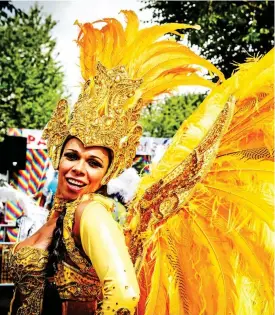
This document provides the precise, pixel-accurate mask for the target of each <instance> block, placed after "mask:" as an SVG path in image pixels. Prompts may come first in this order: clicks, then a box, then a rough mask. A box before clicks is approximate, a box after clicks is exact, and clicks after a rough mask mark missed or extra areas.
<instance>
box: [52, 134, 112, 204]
mask: <svg viewBox="0 0 275 315" xmlns="http://www.w3.org/2000/svg"><path fill="white" fill-rule="evenodd" d="M108 165H109V155H108V150H107V149H106V148H103V147H87V148H85V147H84V145H83V143H82V142H81V141H80V140H78V139H77V138H72V139H70V140H69V141H68V142H67V143H66V145H65V147H64V150H63V154H62V156H61V159H60V163H59V168H58V171H59V174H58V186H57V192H56V195H57V196H58V197H60V198H64V199H67V200H74V199H77V197H78V196H79V195H80V194H82V193H83V192H95V191H97V190H98V189H99V188H100V186H101V185H100V183H101V180H102V178H103V177H104V175H105V174H106V172H107V169H108Z"/></svg>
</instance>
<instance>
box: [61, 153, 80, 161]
mask: <svg viewBox="0 0 275 315" xmlns="http://www.w3.org/2000/svg"><path fill="white" fill-rule="evenodd" d="M64 155H65V156H66V158H67V159H68V160H69V161H75V160H77V159H78V156H77V154H75V153H65V154H64Z"/></svg>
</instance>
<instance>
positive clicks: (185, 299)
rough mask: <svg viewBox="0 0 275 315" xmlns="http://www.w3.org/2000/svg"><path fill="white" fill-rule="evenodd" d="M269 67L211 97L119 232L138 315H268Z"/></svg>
mask: <svg viewBox="0 0 275 315" xmlns="http://www.w3.org/2000/svg"><path fill="white" fill-rule="evenodd" d="M273 60H274V51H273V50H272V51H271V52H269V53H268V54H267V55H266V56H265V57H263V58H262V59H261V60H250V61H249V62H247V63H246V64H244V65H241V66H240V67H239V71H238V72H237V73H235V74H234V75H233V76H232V77H231V78H230V79H229V80H227V81H226V82H224V83H223V84H222V85H221V86H219V87H217V88H215V89H214V90H213V91H212V93H211V94H210V95H209V96H208V97H207V98H206V99H205V101H204V102H203V103H202V105H201V106H200V108H199V109H198V110H197V112H195V114H194V115H192V116H191V117H190V118H189V119H188V120H187V121H186V122H185V123H184V124H183V126H182V127H181V128H180V130H179V131H178V133H177V134H176V136H175V138H174V140H173V142H172V144H171V145H170V147H169V149H168V150H167V152H166V154H165V155H164V157H163V159H162V160H161V161H160V162H159V164H158V165H157V166H156V167H155V169H154V170H153V171H152V173H151V174H150V175H148V176H147V177H145V178H144V179H143V180H142V181H141V184H140V187H139V189H138V192H137V196H136V198H135V200H134V201H133V202H132V203H131V205H130V207H129V215H128V221H127V226H126V229H125V231H126V232H125V233H126V239H127V242H128V246H129V251H130V254H131V256H132V259H133V261H134V263H135V266H136V269H137V273H138V278H139V284H140V288H141V300H140V303H139V310H138V314H160V315H161V314H164V315H166V314H170V315H172V314H173V315H178V314H183V315H184V314H273V313H274V308H273V287H274V286H273V256H274V255H273V248H274V214H273V209H274V207H273V206H274V142H273V139H274V119H273V117H274V116H273V115H274V107H273V106H274V61H273ZM231 94H233V95H234V97H235V98H236V104H235V106H234V107H233V106H232V104H231V102H227V103H226V101H225V100H226V99H227V98H228V96H229V95H231ZM224 104H226V105H224ZM209 110H211V111H209ZM231 110H232V111H233V115H231ZM232 116H233V117H232Z"/></svg>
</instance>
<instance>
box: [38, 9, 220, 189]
mask: <svg viewBox="0 0 275 315" xmlns="http://www.w3.org/2000/svg"><path fill="white" fill-rule="evenodd" d="M122 12H123V13H124V15H125V16H126V18H127V20H128V23H127V27H126V28H125V29H123V27H122V25H121V24H120V23H119V22H118V21H117V20H115V19H104V20H102V21H97V22H104V23H106V25H105V26H104V27H103V28H102V29H96V28H95V27H94V24H95V23H97V22H95V23H86V24H84V25H82V24H79V23H78V22H77V24H78V25H79V26H80V34H79V37H78V40H77V43H78V44H79V46H80V66H81V72H82V76H83V78H84V80H85V81H86V82H85V84H84V86H83V89H82V94H81V95H80V96H79V99H78V101H77V103H76V104H75V106H74V109H73V111H72V113H71V114H70V113H69V107H68V104H67V101H65V100H61V101H60V102H59V103H58V106H57V108H56V110H55V111H54V113H53V116H52V118H51V120H50V121H49V123H48V124H47V126H46V128H45V129H44V133H43V138H44V139H47V140H48V142H47V146H48V153H49V156H50V158H51V159H52V162H53V166H54V168H56V169H57V168H58V164H59V160H60V154H61V150H62V147H63V145H64V142H65V141H66V139H67V138H68V136H72V137H77V138H78V139H79V140H81V141H82V142H83V144H84V146H85V147H88V146H103V147H107V148H109V149H111V151H112V163H111V165H110V167H109V169H108V172H107V174H106V175H105V177H104V178H103V180H102V184H106V183H107V182H108V181H109V180H110V179H111V178H114V177H116V176H117V175H119V173H121V172H122V171H123V170H124V169H125V168H127V167H129V166H130V165H131V163H132V160H133V158H134V156H135V154H136V147H137V145H138V142H139V139H140V137H141V134H142V128H141V126H140V125H139V124H138V119H139V116H140V112H141V109H142V107H143V106H144V105H146V104H148V103H149V102H151V101H152V99H153V98H154V97H155V96H157V95H159V94H162V93H167V92H170V91H171V90H172V89H174V88H175V87H177V86H180V85H188V84H189V85H202V86H206V87H210V88H212V87H213V86H214V84H213V83H212V82H211V81H208V80H205V79H203V78H202V77H201V76H200V75H198V74H197V72H198V71H200V68H199V67H198V66H200V67H204V68H207V69H208V70H210V71H211V72H213V73H216V74H218V75H219V76H220V77H223V76H222V73H221V72H220V71H219V70H218V69H217V68H216V67H214V66H213V65H212V64H211V63H209V62H208V61H206V60H204V59H203V58H201V57H199V56H197V55H196V54H194V53H193V52H192V51H191V50H189V49H188V48H187V47H184V46H183V45H181V44H179V43H177V42H175V41H169V40H162V41H157V39H159V37H161V36H163V35H164V34H166V33H168V32H174V33H175V30H176V29H180V28H188V27H191V28H196V27H195V26H189V25H185V24H179V23H169V24H166V25H161V26H153V27H149V28H146V29H143V30H139V29H138V24H139V23H138V18H137V16H136V15H135V14H134V12H132V11H122Z"/></svg>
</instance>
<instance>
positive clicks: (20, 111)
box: [0, 2, 64, 128]
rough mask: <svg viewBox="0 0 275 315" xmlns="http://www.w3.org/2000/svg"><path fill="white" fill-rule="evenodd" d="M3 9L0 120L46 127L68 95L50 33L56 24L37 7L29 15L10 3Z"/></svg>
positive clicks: (1, 23) (1, 12) (0, 12)
mask: <svg viewBox="0 0 275 315" xmlns="http://www.w3.org/2000/svg"><path fill="white" fill-rule="evenodd" d="M6 4H7V2H6ZM0 9H1V11H0V16H1V19H0V38H1V39H0V73H1V75H0V121H2V124H3V121H4V122H5V124H6V126H7V127H17V128H42V127H43V126H45V124H46V123H47V121H48V120H49V118H50V115H51V113H52V110H53V109H54V107H55V106H56V103H57V101H58V100H59V99H60V98H61V95H62V94H63V92H64V89H63V79H64V74H63V71H62V67H61V65H60V63H59V62H57V61H56V60H55V57H56V56H54V48H55V46H56V42H55V40H54V39H53V38H52V37H51V34H50V32H51V30H52V29H53V27H54V26H55V25H56V22H55V21H54V20H53V19H52V17H51V16H50V15H49V16H44V15H43V14H42V12H41V8H39V7H38V6H37V5H35V6H34V7H32V8H31V9H30V11H29V12H28V13H26V14H25V13H24V14H22V12H21V11H18V10H16V9H15V8H14V7H13V6H12V5H11V4H10V3H8V5H1V7H0Z"/></svg>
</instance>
